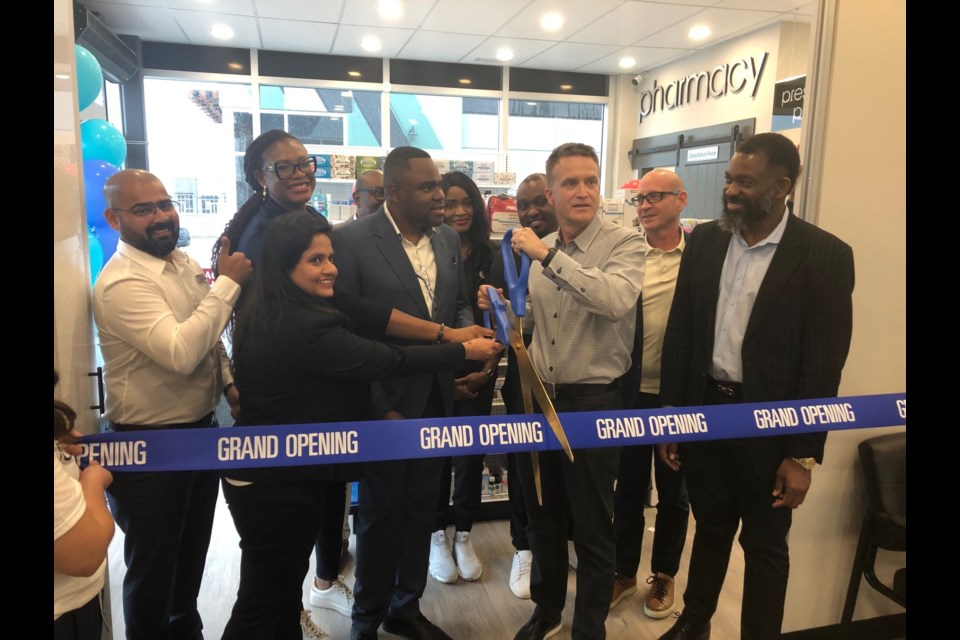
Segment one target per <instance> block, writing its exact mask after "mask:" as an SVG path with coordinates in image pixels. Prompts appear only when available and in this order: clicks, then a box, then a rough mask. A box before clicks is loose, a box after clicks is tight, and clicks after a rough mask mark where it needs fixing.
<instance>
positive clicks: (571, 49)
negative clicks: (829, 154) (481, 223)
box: [84, 0, 813, 74]
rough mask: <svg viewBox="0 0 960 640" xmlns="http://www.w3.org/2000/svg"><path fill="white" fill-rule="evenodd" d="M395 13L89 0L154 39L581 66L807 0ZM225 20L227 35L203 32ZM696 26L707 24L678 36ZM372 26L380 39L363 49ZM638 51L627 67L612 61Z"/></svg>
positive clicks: (599, 66) (248, 2)
mask: <svg viewBox="0 0 960 640" xmlns="http://www.w3.org/2000/svg"><path fill="white" fill-rule="evenodd" d="M392 1H394V2H399V4H401V6H402V15H400V16H399V17H398V18H397V19H395V20H392V21H388V20H386V19H384V18H381V17H380V16H379V15H378V13H377V4H378V0H312V1H311V0H103V1H99V0H90V1H89V2H84V4H85V5H86V6H87V8H88V9H90V10H91V11H94V12H97V13H99V14H100V16H101V17H102V19H103V21H104V22H105V23H106V25H107V26H108V27H110V29H111V30H113V31H114V32H115V33H120V34H131V35H137V36H140V37H141V38H142V39H144V40H152V41H156V42H177V43H186V44H200V45H218V46H230V47H241V48H250V49H273V50H277V51H300V52H308V53H326V54H333V55H351V56H358V55H359V56H371V57H378V58H380V57H387V58H406V59H411V60H432V61H439V62H461V63H466V64H503V63H499V62H497V61H496V59H495V56H496V51H497V49H498V48H499V47H509V48H511V49H512V50H513V51H514V54H515V55H514V58H513V60H512V61H511V62H510V63H509V65H510V66H513V67H527V68H533V69H556V70H563V71H583V72H589V73H605V74H617V73H637V72H639V71H642V70H645V69H649V68H651V67H655V66H659V65H661V64H664V63H667V62H670V61H672V60H676V59H678V58H682V57H683V56H685V55H689V54H690V53H693V52H695V51H699V50H702V49H706V48H709V47H712V46H714V45H716V44H717V43H719V42H722V41H724V40H729V39H730V38H733V37H736V36H739V35H742V34H744V33H748V32H750V31H753V30H755V29H758V28H760V27H764V26H767V25H769V24H773V23H775V22H778V21H798V22H810V20H811V16H812V13H813V0H658V1H657V2H647V1H645V0H392ZM548 11H558V12H560V13H561V14H562V15H563V17H564V24H563V26H562V27H561V28H560V29H559V30H558V31H555V32H553V33H548V32H546V31H544V30H543V29H542V28H541V27H540V24H539V21H540V17H541V16H542V15H543V14H544V13H546V12H548ZM218 23H219V24H226V25H229V26H230V27H232V28H233V30H234V32H235V37H234V38H233V39H232V40H226V41H225V40H218V39H216V38H214V37H213V36H212V35H210V28H211V27H212V26H213V25H214V24H218ZM695 25H706V26H708V27H709V28H710V29H711V32H712V33H711V35H710V36H709V37H708V38H707V39H706V40H702V41H699V42H693V41H691V40H690V39H689V38H688V37H687V32H688V31H689V30H690V28H691V27H693V26H695ZM367 35H376V36H377V37H379V38H380V40H381V41H382V43H383V48H382V50H381V51H380V52H378V53H376V54H371V53H367V52H365V51H364V50H363V49H362V48H361V47H360V40H361V39H362V38H363V37H364V36H367ZM624 56H630V57H632V58H634V59H635V60H636V64H635V65H634V66H633V67H632V68H630V69H623V68H621V67H619V66H618V62H619V61H620V59H621V58H623V57H624Z"/></svg>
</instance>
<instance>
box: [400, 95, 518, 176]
mask: <svg viewBox="0 0 960 640" xmlns="http://www.w3.org/2000/svg"><path fill="white" fill-rule="evenodd" d="M499 144H500V100H498V99H497V98H471V97H460V96H430V95H420V94H408V93H392V94H390V146H391V147H400V146H405V145H409V146H412V147H419V148H421V149H426V150H428V151H443V152H448V153H445V154H437V155H450V154H451V153H452V154H453V155H457V154H459V153H460V152H466V153H465V154H461V155H464V158H463V159H464V160H469V159H470V157H469V155H470V153H471V152H477V151H479V152H492V153H496V152H497V150H498V147H499Z"/></svg>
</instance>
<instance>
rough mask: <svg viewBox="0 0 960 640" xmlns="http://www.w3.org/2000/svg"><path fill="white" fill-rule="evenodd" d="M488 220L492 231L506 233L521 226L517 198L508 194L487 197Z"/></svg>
mask: <svg viewBox="0 0 960 640" xmlns="http://www.w3.org/2000/svg"><path fill="white" fill-rule="evenodd" d="M487 220H489V221H490V231H491V232H492V233H504V232H506V231H507V229H515V228H517V227H519V226H520V217H519V216H518V215H517V199H516V198H514V197H513V196H508V195H506V194H494V195H491V196H489V197H488V198H487Z"/></svg>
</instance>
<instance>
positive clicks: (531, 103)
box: [527, 102, 537, 107]
mask: <svg viewBox="0 0 960 640" xmlns="http://www.w3.org/2000/svg"><path fill="white" fill-rule="evenodd" d="M527 106H528V107H535V106H537V103H536V102H528V103H527Z"/></svg>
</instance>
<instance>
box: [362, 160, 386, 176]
mask: <svg viewBox="0 0 960 640" xmlns="http://www.w3.org/2000/svg"><path fill="white" fill-rule="evenodd" d="M382 168H383V160H382V159H381V158H380V157H379V156H357V176H358V177H359V176H360V174H361V173H363V172H364V171H370V170H371V169H382Z"/></svg>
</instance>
